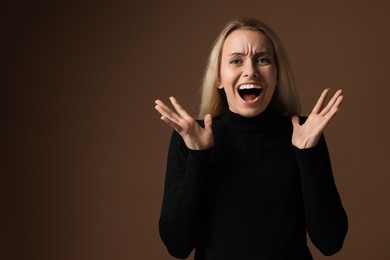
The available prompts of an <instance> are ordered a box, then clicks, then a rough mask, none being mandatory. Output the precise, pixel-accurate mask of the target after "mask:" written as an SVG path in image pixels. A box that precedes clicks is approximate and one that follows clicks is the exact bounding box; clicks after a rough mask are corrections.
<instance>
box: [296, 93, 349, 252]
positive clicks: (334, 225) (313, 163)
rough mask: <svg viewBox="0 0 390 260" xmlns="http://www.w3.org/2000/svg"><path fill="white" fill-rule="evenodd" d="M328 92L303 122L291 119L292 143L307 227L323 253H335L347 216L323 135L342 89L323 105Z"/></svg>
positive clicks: (341, 243)
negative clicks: (299, 177) (297, 166)
mask: <svg viewBox="0 0 390 260" xmlns="http://www.w3.org/2000/svg"><path fill="white" fill-rule="evenodd" d="M328 93H329V89H325V90H324V91H323V92H322V94H321V96H320V98H319V99H318V101H317V103H316V105H315V106H314V108H313V110H312V112H311V114H310V115H309V117H308V118H307V120H306V121H305V122H304V123H303V124H302V125H301V124H300V123H299V118H298V117H297V116H295V117H293V118H292V124H293V127H294V131H293V135H292V144H293V145H294V146H295V154H296V157H297V162H298V165H299V168H300V174H301V184H302V193H303V199H304V203H305V214H306V226H307V230H308V233H309V236H310V238H311V240H312V241H313V244H314V245H315V246H316V247H317V248H318V249H319V250H320V251H321V252H322V253H323V254H324V255H332V254H334V253H336V252H337V251H339V250H340V249H341V247H342V245H343V241H344V238H345V235H346V233H347V229H348V220H347V215H346V213H345V211H344V208H343V206H342V204H341V200H340V196H339V194H338V191H337V188H336V185H335V182H334V179H333V173H332V167H331V163H330V158H329V153H328V149H327V146H326V142H325V138H324V135H323V131H324V129H325V128H326V126H327V125H328V123H329V122H330V120H331V119H332V118H333V117H334V116H335V115H336V113H337V112H338V111H339V108H340V105H341V103H342V100H343V92H342V90H338V91H337V92H336V93H335V94H334V96H333V97H332V98H331V100H330V101H329V103H328V104H327V105H326V106H325V107H324V108H323V106H324V102H325V98H326V96H327V95H328Z"/></svg>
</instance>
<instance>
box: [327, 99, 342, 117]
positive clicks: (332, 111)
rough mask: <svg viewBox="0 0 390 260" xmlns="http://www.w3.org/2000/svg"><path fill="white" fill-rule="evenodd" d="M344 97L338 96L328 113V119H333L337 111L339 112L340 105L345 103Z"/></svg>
mask: <svg viewBox="0 0 390 260" xmlns="http://www.w3.org/2000/svg"><path fill="white" fill-rule="evenodd" d="M343 99H344V97H343V96H339V97H337V99H336V101H335V103H334V105H333V106H332V108H331V109H330V111H329V112H328V113H327V114H326V117H327V118H328V120H330V119H332V118H333V117H334V116H335V115H336V113H337V112H339V110H340V106H341V104H342V103H343Z"/></svg>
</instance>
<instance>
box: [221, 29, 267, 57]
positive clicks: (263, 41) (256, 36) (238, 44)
mask: <svg viewBox="0 0 390 260" xmlns="http://www.w3.org/2000/svg"><path fill="white" fill-rule="evenodd" d="M222 52H223V53H225V54H226V53H232V52H242V53H249V52H255V53H258V52H270V53H273V52H274V48H273V45H272V43H271V40H270V39H269V37H268V36H267V35H265V34H264V33H263V32H261V31H255V30H248V29H238V30H235V31H233V32H232V33H230V34H229V35H228V37H227V38H226V39H225V42H224V44H223V50H222Z"/></svg>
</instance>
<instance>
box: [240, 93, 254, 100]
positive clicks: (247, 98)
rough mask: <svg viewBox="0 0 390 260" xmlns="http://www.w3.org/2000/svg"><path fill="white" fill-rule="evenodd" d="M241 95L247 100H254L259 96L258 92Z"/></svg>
mask: <svg viewBox="0 0 390 260" xmlns="http://www.w3.org/2000/svg"><path fill="white" fill-rule="evenodd" d="M241 97H242V99H243V100H245V101H253V100H255V99H256V98H257V95H256V94H249V93H245V94H243V95H242V96H241Z"/></svg>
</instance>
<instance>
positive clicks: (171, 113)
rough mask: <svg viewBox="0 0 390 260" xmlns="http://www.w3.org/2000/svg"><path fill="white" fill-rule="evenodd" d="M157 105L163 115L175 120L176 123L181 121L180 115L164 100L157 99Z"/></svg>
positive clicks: (156, 107)
mask: <svg viewBox="0 0 390 260" xmlns="http://www.w3.org/2000/svg"><path fill="white" fill-rule="evenodd" d="M155 103H156V106H155V109H156V110H157V111H158V112H159V113H160V114H161V115H162V116H166V117H168V118H170V119H171V120H173V121H175V122H176V123H179V121H180V116H179V115H178V114H176V113H175V112H174V111H173V110H172V109H170V108H169V107H168V106H167V105H165V103H164V102H162V101H161V100H156V101H155Z"/></svg>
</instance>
